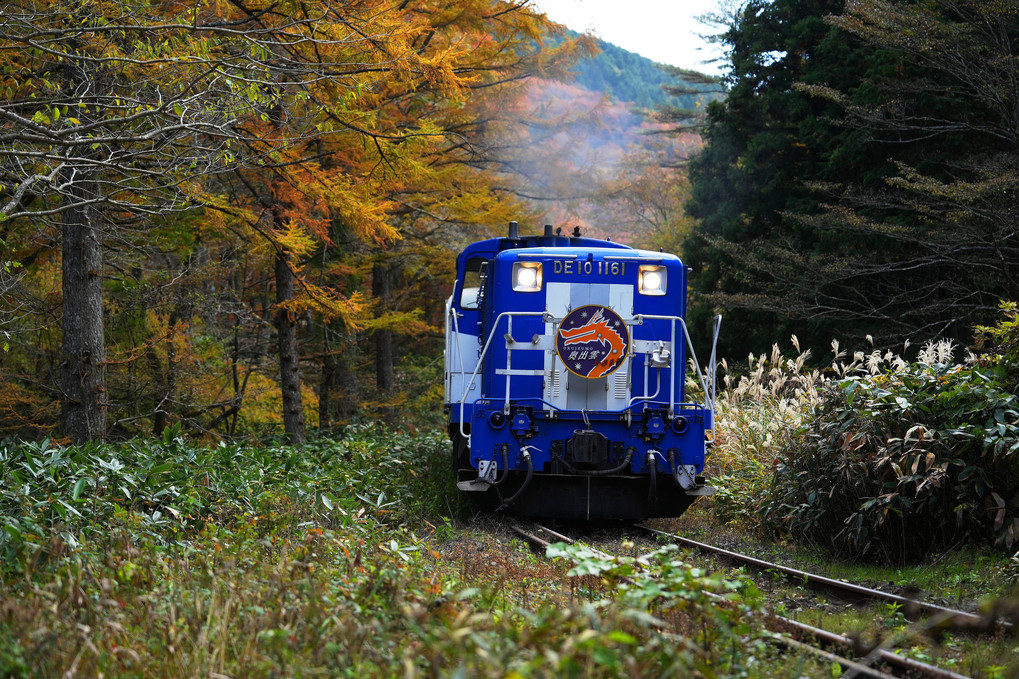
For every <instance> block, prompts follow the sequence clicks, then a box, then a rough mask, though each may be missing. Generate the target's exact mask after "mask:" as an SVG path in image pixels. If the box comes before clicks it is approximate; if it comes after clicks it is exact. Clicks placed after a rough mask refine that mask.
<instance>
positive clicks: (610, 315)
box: [555, 304, 630, 378]
mask: <svg viewBox="0 0 1019 679" xmlns="http://www.w3.org/2000/svg"><path fill="white" fill-rule="evenodd" d="M629 346H630V331H629V330H628V329H627V328H626V323H624V322H623V319H622V318H620V316H619V314H617V313H616V312H615V311H613V310H612V309H609V308H608V307H603V306H598V305H595V304H591V305H588V306H582V307H577V308H576V309H574V310H573V311H571V312H570V313H568V314H566V318H564V319H563V322H562V323H561V324H560V325H559V332H558V333H557V334H556V338H555V348H556V352H557V353H558V354H559V358H560V360H562V362H563V365H565V366H566V368H567V369H568V370H569V371H570V372H572V373H575V374H577V375H580V376H581V377H589V378H595V377H605V376H606V375H611V374H612V373H614V372H615V371H616V370H617V369H618V368H619V366H621V365H622V364H623V361H624V360H626V352H627V350H628V349H629Z"/></svg>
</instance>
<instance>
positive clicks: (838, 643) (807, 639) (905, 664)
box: [511, 524, 987, 679]
mask: <svg viewBox="0 0 1019 679" xmlns="http://www.w3.org/2000/svg"><path fill="white" fill-rule="evenodd" d="M511 527H512V529H513V531H514V532H515V533H517V534H518V535H520V536H521V537H522V538H524V539H525V540H526V541H528V542H529V543H530V544H531V545H533V546H536V547H540V548H541V549H545V548H547V547H548V546H549V545H550V544H552V543H553V542H565V543H568V544H576V541H575V540H573V539H572V538H570V537H569V536H566V535H563V534H562V533H559V532H557V531H555V530H553V529H551V528H547V527H545V526H542V525H539V524H535V525H534V526H532V527H531V529H530V530H525V529H524V528H522V527H520V526H516V525H514V526H511ZM638 527H639V528H640V529H641V530H646V531H649V532H650V533H652V534H655V535H657V536H659V537H661V536H667V537H668V538H669V539H670V540H675V541H676V543H677V544H680V545H684V546H686V547H695V548H697V549H702V550H703V551H708V552H711V553H715V554H717V555H719V556H723V557H725V558H727V559H731V560H739V561H740V562H741V563H745V564H747V565H751V566H753V567H756V568H764V569H767V570H771V571H773V572H780V573H783V574H785V575H790V576H793V577H796V578H797V579H798V580H800V581H802V582H804V583H805V584H808V585H809V586H813V587H818V588H821V589H826V590H837V591H839V592H843V593H845V595H846V596H847V598H852V599H856V600H864V599H868V600H881V601H888V602H892V603H896V604H898V605H901V606H902V607H903V609H906V608H907V607H908V609H909V610H910V611H912V612H919V613H920V614H922V615H927V616H930V621H932V622H933V623H934V624H941V623H942V622H944V621H946V620H951V621H953V623H958V622H959V621H960V620H962V621H965V622H966V623H969V625H968V626H973V625H977V624H978V623H979V625H980V626H984V625H986V624H987V622H986V619H985V618H981V617H980V616H975V615H973V614H971V613H966V612H964V611H956V610H953V609H948V608H944V607H941V606H936V605H934V604H928V603H925V602H918V601H914V600H912V599H908V598H906V597H900V596H898V595H895V594H890V593H888V592H882V591H880V590H871V589H869V588H865V587H861V586H859V585H854V584H852V583H845V582H842V581H838V580H833V579H831V578H826V577H823V576H818V575H815V574H812V573H807V572H805V571H799V570H797V569H792V568H787V567H785V566H780V565H778V564H771V563H769V562H766V561H762V560H760V559H756V558H755V557H748V556H746V555H742V554H738V553H736V552H731V551H729V550H724V549H721V548H717V547H713V546H711V545H705V544H703V543H698V542H695V541H692V540H689V539H687V538H683V537H682V536H677V535H674V534H671V533H666V532H664V531H658V530H656V529H652V528H648V527H646V526H638ZM588 548H590V546H589V545H588ZM593 551H595V552H599V550H593ZM599 553H601V554H603V555H605V556H606V557H609V556H610V555H608V554H606V553H605V552H599ZM723 605H724V604H723ZM958 616H961V617H958ZM767 627H768V630H769V631H770V632H772V637H771V643H773V644H774V645H776V646H779V647H783V648H786V649H789V650H792V651H798V652H803V653H810V654H813V655H815V656H817V657H818V658H820V659H823V660H825V661H827V662H833V663H838V664H839V665H840V666H841V667H842V670H843V672H844V674H843V675H842V676H843V677H873V678H875V679H877V678H883V679H887V677H888V676H898V677H930V678H931V679H968V678H967V677H966V676H965V675H962V674H958V673H956V672H952V671H951V670H946V669H943V668H940V667H936V666H934V665H930V664H927V663H922V662H919V661H916V660H912V659H910V658H905V657H903V656H900V655H898V654H896V653H894V652H892V651H891V650H889V649H888V648H886V647H885V646H884V645H883V644H877V645H876V646H875V647H873V648H870V649H867V650H866V652H865V653H863V654H862V657H849V656H850V655H853V656H860V655H861V654H860V653H858V651H859V650H860V649H859V640H854V639H850V638H848V637H845V636H842V635H839V634H835V633H832V632H829V631H826V630H823V629H820V628H817V627H814V626H811V625H807V624H804V623H801V622H798V621H796V620H792V619H789V618H786V617H783V616H781V615H777V614H774V613H769V614H768V617H767ZM876 665H881V666H883V667H885V668H887V669H888V671H889V672H891V675H889V673H888V672H885V671H882V670H879V669H876V668H875V666H876Z"/></svg>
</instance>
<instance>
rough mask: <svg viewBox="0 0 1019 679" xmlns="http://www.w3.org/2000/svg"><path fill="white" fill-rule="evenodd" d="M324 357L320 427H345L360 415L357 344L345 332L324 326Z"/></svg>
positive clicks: (320, 399) (320, 390)
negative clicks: (356, 367)
mask: <svg viewBox="0 0 1019 679" xmlns="http://www.w3.org/2000/svg"><path fill="white" fill-rule="evenodd" d="M325 336H326V341H325V355H324V357H323V359H322V383H321V386H320V388H319V397H318V405H319V416H318V421H319V426H322V427H330V426H332V425H333V424H334V423H339V424H345V423H347V422H350V421H351V420H352V419H353V418H354V416H355V415H357V410H358V401H357V394H358V393H359V391H360V390H361V386H360V385H359V384H358V375H357V371H356V370H355V366H354V364H355V361H356V359H355V356H356V353H355V352H356V344H355V342H354V341H353V338H351V336H350V334H349V333H347V332H346V331H345V330H337V329H335V328H333V327H330V326H326V327H325Z"/></svg>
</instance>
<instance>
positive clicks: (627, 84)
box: [567, 31, 719, 109]
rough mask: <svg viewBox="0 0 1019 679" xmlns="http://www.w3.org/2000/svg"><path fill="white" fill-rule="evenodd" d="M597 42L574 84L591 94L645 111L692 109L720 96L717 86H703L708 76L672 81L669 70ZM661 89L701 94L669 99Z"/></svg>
mask: <svg viewBox="0 0 1019 679" xmlns="http://www.w3.org/2000/svg"><path fill="white" fill-rule="evenodd" d="M567 33H568V34H569V35H572V36H574V37H575V36H576V35H577V34H576V33H574V32H572V31H568V32H567ZM597 42H598V49H599V51H598V54H596V55H594V56H593V57H590V58H588V59H584V60H583V61H581V62H580V63H579V64H577V66H576V68H575V71H576V74H577V76H576V81H575V82H576V84H577V85H580V86H581V87H584V88H586V89H589V90H591V91H593V92H603V93H605V94H608V95H609V96H611V97H612V98H613V99H615V100H616V101H620V102H629V103H632V104H634V105H636V106H637V107H638V108H644V109H651V108H658V107H662V106H670V107H675V108H683V109H689V108H695V106H696V102H697V100H698V99H702V100H703V99H705V98H706V99H707V100H709V101H710V100H711V99H714V98H716V97H718V96H719V95H718V89H719V88H718V86H717V85H706V84H704V82H703V81H704V80H705V79H706V78H707V76H700V74H695V73H691V76H693V77H691V78H690V79H689V80H688V79H685V78H675V77H673V76H672V75H670V74H669V73H668V72H667V69H670V67H668V66H663V65H661V64H658V63H656V62H654V61H652V60H651V59H648V58H646V57H642V56H641V55H639V54H636V53H635V52H630V51H628V50H625V49H623V48H622V47H617V46H616V45H613V44H612V43H608V42H605V41H604V40H598V41H597ZM698 76H700V77H698ZM663 85H668V86H670V87H673V88H677V87H678V88H681V89H684V90H692V91H696V92H703V93H704V94H684V95H683V96H680V97H675V96H669V95H668V94H666V93H665V91H664V90H663V89H662V86H663Z"/></svg>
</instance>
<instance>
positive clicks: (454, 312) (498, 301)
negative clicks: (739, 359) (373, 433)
mask: <svg viewBox="0 0 1019 679" xmlns="http://www.w3.org/2000/svg"><path fill="white" fill-rule="evenodd" d="M686 273H687V272H686V267H685V266H684V265H683V263H682V262H681V261H680V260H679V258H677V257H676V256H674V255H670V254H665V253H660V252H658V253H656V252H648V251H642V250H635V249H633V248H630V247H628V246H625V245H621V244H617V243H612V242H610V241H601V240H596V239H590V238H581V237H580V235H579V233H575V234H574V235H573V236H562V235H559V234H556V233H553V232H552V229H551V227H546V229H545V234H544V235H543V236H524V237H521V236H519V234H518V232H517V229H516V224H515V223H511V224H510V233H509V235H508V236H507V237H506V238H493V239H490V240H486V241H481V242H479V243H474V244H473V245H471V246H469V247H468V248H467V249H466V250H464V252H463V253H461V255H460V257H459V259H458V262H457V281H456V285H455V288H454V292H453V295H452V297H451V298H450V299H449V301H448V302H447V314H446V357H445V362H446V365H445V368H446V384H445V394H446V399H445V400H446V410H447V412H448V415H449V434H450V437H451V439H452V441H453V465H454V471H455V472H456V474H457V481H458V483H457V486H458V487H459V488H460V490H462V491H465V492H468V493H474V494H478V495H476V498H478V499H482V500H485V501H487V502H488V503H491V504H492V505H494V506H496V507H499V508H503V509H507V510H509V511H512V512H514V513H517V514H521V515H526V516H541V517H560V518H572V519H635V518H644V517H655V516H679V515H680V514H682V513H683V512H684V511H685V510H686V508H687V507H688V506H689V505H690V504H691V503H692V502H693V501H694V500H695V499H696V498H697V497H698V496H700V495H707V494H710V493H711V492H713V489H712V488H711V487H710V486H707V485H705V484H704V480H703V478H702V477H701V473H702V472H703V469H704V459H705V452H706V449H707V447H708V445H709V444H710V442H711V440H712V400H713V391H714V384H713V382H714V380H713V376H712V375H708V376H705V375H703V374H702V373H701V372H700V369H699V368H698V367H697V362H696V357H695V356H694V355H693V354H692V352H693V347H692V344H691V343H690V341H689V334H688V332H687V329H686V323H685V317H686ZM716 333H717V322H716ZM712 354H713V352H712ZM688 357H689V358H691V359H694V360H693V361H691V363H692V364H693V366H694V369H695V371H696V376H697V377H698V378H699V380H700V383H701V392H702V394H703V396H702V401H701V402H700V403H692V402H689V401H688V400H687V398H686V385H685V371H684V368H685V366H686V364H687V359H688ZM713 363H714V361H713V355H712V361H711V365H713Z"/></svg>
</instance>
